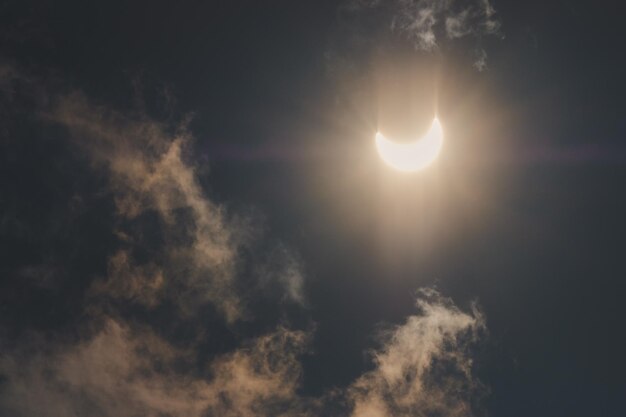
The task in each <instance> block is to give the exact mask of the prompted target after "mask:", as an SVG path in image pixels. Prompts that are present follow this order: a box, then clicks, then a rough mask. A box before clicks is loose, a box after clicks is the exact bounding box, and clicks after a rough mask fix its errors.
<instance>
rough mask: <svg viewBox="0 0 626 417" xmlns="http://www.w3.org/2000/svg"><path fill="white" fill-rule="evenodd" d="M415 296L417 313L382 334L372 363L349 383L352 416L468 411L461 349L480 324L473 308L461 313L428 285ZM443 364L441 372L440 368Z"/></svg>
mask: <svg viewBox="0 0 626 417" xmlns="http://www.w3.org/2000/svg"><path fill="white" fill-rule="evenodd" d="M423 296H425V297H426V298H420V299H418V301H417V306H418V308H419V309H420V310H421V311H422V315H419V316H411V317H409V318H408V319H407V321H406V322H405V324H403V325H401V326H397V327H395V328H394V329H392V330H390V331H389V332H388V333H387V334H386V335H385V336H384V340H385V342H384V344H383V346H382V348H380V349H379V350H376V351H374V352H373V353H372V355H373V359H374V363H375V365H376V367H375V368H374V370H372V371H370V372H368V373H366V374H364V375H363V376H361V377H360V378H359V379H358V380H357V381H356V382H355V383H354V384H353V385H352V387H351V388H350V391H349V392H350V397H351V399H352V401H353V402H354V411H353V413H352V416H354V417H367V416H380V417H385V416H396V417H399V416H415V415H442V416H458V415H470V414H471V404H470V395H471V394H472V393H473V392H476V391H477V390H480V389H481V387H480V384H478V383H477V382H476V381H474V380H473V378H472V370H471V364H472V362H471V359H470V357H469V355H468V351H467V348H468V346H470V345H471V343H473V342H475V340H476V337H477V335H479V334H480V332H481V330H482V329H483V327H484V322H483V319H482V317H481V315H480V313H479V312H478V311H476V310H475V311H474V312H473V314H472V315H470V314H466V313H463V312H461V311H460V310H459V309H458V308H456V307H455V306H454V305H453V304H452V303H451V301H450V300H446V299H444V298H441V297H440V296H439V294H437V293H436V292H433V291H432V290H427V291H425V292H424V293H423ZM444 369H445V371H444Z"/></svg>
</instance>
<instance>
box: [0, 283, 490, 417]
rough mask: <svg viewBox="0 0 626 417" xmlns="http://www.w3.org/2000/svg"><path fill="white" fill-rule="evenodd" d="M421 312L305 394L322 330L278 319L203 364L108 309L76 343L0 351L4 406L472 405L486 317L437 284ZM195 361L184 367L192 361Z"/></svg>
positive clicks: (209, 411) (358, 412)
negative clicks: (356, 371)
mask: <svg viewBox="0 0 626 417" xmlns="http://www.w3.org/2000/svg"><path fill="white" fill-rule="evenodd" d="M417 306H418V308H419V310H420V314H418V315H415V316H410V317H408V318H407V320H406V322H405V323H404V324H402V325H399V326H396V327H394V328H391V329H389V330H388V331H387V332H386V334H385V335H384V336H383V342H382V344H381V346H380V348H379V349H377V350H374V351H372V352H371V355H372V358H373V362H374V365H375V366H374V369H373V370H371V371H369V372H367V373H365V374H363V375H362V376H360V377H359V378H358V379H356V380H355V382H354V383H352V384H351V385H349V386H348V387H346V388H344V389H340V390H338V391H336V392H334V393H332V395H330V394H329V395H327V396H323V397H320V398H306V397H302V396H299V395H298V394H297V389H298V388H299V386H300V382H301V376H302V369H301V366H300V362H299V356H300V355H301V354H302V353H304V352H305V351H306V350H307V349H308V346H309V343H310V340H311V337H312V334H311V333H309V332H303V331H294V330H288V329H286V328H284V327H278V328H276V330H275V331H273V332H271V333H269V334H267V335H264V336H261V337H258V338H256V339H253V340H251V341H249V342H248V343H245V344H244V345H243V346H242V347H241V348H239V349H236V350H235V351H233V352H231V353H228V354H224V355H221V356H218V357H216V358H214V359H213V360H211V361H210V362H209V363H208V364H206V366H203V367H201V368H200V369H201V370H200V372H198V371H197V368H195V367H194V365H193V364H194V363H195V362H194V361H196V360H197V354H198V352H197V351H196V350H194V348H193V347H191V348H181V347H175V346H173V345H171V344H170V343H168V342H166V341H165V340H164V339H162V338H160V337H159V336H157V335H156V334H155V333H154V332H152V331H151V330H150V329H149V328H147V327H141V326H138V325H131V324H129V323H126V322H123V321H120V319H112V318H103V319H102V320H99V321H100V322H102V324H101V326H100V328H99V330H97V331H96V332H95V333H93V335H91V336H87V337H85V338H84V339H81V340H79V341H77V342H74V343H63V342H55V341H53V340H44V339H41V338H34V339H31V340H29V341H27V342H23V343H21V344H19V348H17V349H15V350H14V351H11V352H9V353H5V354H3V355H1V356H0V373H1V374H2V375H3V376H4V382H3V385H2V386H1V387H2V388H1V389H0V411H3V412H6V413H10V414H11V415H13V416H16V417H35V416H40V415H43V414H45V415H47V416H50V417H74V416H76V417H78V416H84V415H98V416H103V417H131V416H136V415H168V416H172V417H179V416H180V417H183V416H186V417H193V416H204V415H220V416H225V417H227V416H233V417H234V416H244V417H248V416H249V417H252V416H317V415H323V414H320V411H319V410H320V409H323V408H324V407H328V406H329V404H328V403H329V402H330V401H335V402H339V403H343V404H347V409H346V411H345V412H344V413H342V414H340V415H350V416H353V417H368V416H377V417H386V416H410V415H411V416H412V415H430V414H436V415H444V416H461V415H462V416H468V415H471V414H472V412H471V396H472V395H473V394H475V393H476V392H477V391H478V390H480V388H481V387H480V384H479V383H478V382H477V381H476V380H475V379H474V378H473V376H472V362H471V356H470V355H469V350H468V347H469V346H471V344H472V343H473V342H474V341H475V340H476V338H477V336H478V335H479V334H480V332H481V329H482V328H483V325H484V322H483V320H482V317H481V315H480V314H479V313H477V312H476V311H474V312H473V313H471V314H468V313H464V312H462V311H460V310H459V309H458V308H456V307H455V306H454V305H453V304H451V302H450V301H449V300H446V299H444V298H442V297H440V296H439V295H438V294H437V293H435V292H432V291H427V292H425V293H424V294H422V296H421V297H420V298H419V299H418V302H417ZM190 366H191V367H193V369H196V370H195V371H193V372H191V371H185V370H188V369H189V367H190Z"/></svg>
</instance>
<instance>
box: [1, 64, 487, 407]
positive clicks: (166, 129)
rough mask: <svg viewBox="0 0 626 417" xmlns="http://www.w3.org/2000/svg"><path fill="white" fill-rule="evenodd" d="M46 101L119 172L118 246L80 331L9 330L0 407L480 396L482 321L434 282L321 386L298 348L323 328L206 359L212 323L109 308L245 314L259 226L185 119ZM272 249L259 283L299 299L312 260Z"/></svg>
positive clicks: (90, 295)
mask: <svg viewBox="0 0 626 417" xmlns="http://www.w3.org/2000/svg"><path fill="white" fill-rule="evenodd" d="M6 74H9V75H8V76H11V77H13V75H10V72H6ZM1 76H2V74H1V73H0V77H1ZM44 102H45V103H50V104H46V105H45V106H43V107H42V108H38V109H36V111H38V112H40V113H41V114H43V115H44V119H45V120H46V123H49V122H53V123H55V124H57V125H61V126H63V127H65V128H66V129H67V131H68V132H69V134H70V136H71V138H72V139H71V141H72V143H73V144H74V145H75V146H76V147H77V148H78V149H81V150H82V152H81V154H82V155H84V157H85V158H86V160H87V161H88V162H89V163H90V164H91V165H92V166H93V168H94V170H95V172H97V173H99V175H103V176H104V177H106V178H107V190H108V192H109V193H110V195H111V198H112V199H113V200H114V201H115V210H116V217H115V219H116V220H117V223H116V228H115V230H112V231H111V233H113V234H115V235H116V236H117V237H118V239H119V247H118V248H117V249H116V250H115V251H113V252H112V253H109V254H104V255H103V256H105V257H108V267H107V271H106V275H105V276H102V277H100V278H97V279H95V280H93V281H92V282H91V286H90V288H89V290H88V291H87V293H86V294H85V300H84V303H85V315H84V316H85V317H84V319H83V321H82V323H83V325H84V326H85V327H86V328H85V327H82V328H80V329H74V330H73V332H72V333H73V336H72V337H69V336H68V335H67V334H66V335H60V334H57V335H51V334H46V335H42V334H30V335H25V336H24V335H23V336H22V337H21V338H19V339H18V340H12V341H5V340H3V341H2V342H0V414H2V415H11V416H16V417H38V416H41V415H46V416H49V417H79V416H86V415H88V416H101V417H134V416H138V415H142V416H169V417H183V416H184V417H194V416H198V417H200V416H207V415H210V416H214V415H215V416H224V417H230V416H232V417H235V416H237V417H252V416H268V417H269V416H272V417H275V416H311V417H312V416H324V417H332V416H336V415H342V416H348V415H350V416H354V417H367V416H377V417H380V416H382V417H384V416H392V415H393V416H408V415H429V414H433V413H434V414H436V415H449V416H457V415H470V414H471V400H470V397H471V395H472V394H473V393H474V392H476V390H479V389H480V384H479V383H478V382H477V381H476V380H475V379H474V377H473V373H472V362H471V352H470V347H471V345H472V343H473V342H474V341H475V340H476V338H477V337H478V336H479V335H480V333H481V330H482V328H483V325H484V323H483V319H482V317H481V315H480V314H479V313H478V312H477V311H476V310H473V311H470V312H463V311H461V310H460V309H458V308H457V307H455V306H454V305H453V304H452V302H451V301H450V300H448V299H445V298H443V297H441V296H440V295H439V294H438V293H436V292H434V291H432V290H425V291H422V292H421V293H420V294H419V296H418V301H417V313H416V314H415V315H413V316H410V317H408V318H407V319H406V321H405V322H404V323H403V324H400V325H397V326H395V327H391V328H389V329H387V331H385V332H384V333H382V334H381V335H380V344H379V347H378V348H377V349H374V350H372V351H371V352H370V354H371V359H372V369H371V370H370V371H368V372H366V373H364V374H363V375H361V376H359V377H357V378H356V379H355V380H354V382H353V383H351V384H349V385H348V386H345V387H339V388H336V389H333V390H331V391H329V392H328V393H327V394H325V395H321V396H319V397H316V398H308V397H304V396H302V395H300V394H299V393H298V389H299V388H300V387H301V385H300V383H301V378H302V368H301V364H300V360H299V359H300V356H301V355H302V354H304V353H305V352H308V351H309V349H310V346H311V340H312V338H313V336H314V334H313V332H312V331H309V330H298V329H295V330H294V329H290V328H288V327H285V326H282V325H278V326H275V327H274V328H273V330H270V331H268V332H267V333H265V334H263V335H260V336H258V335H255V336H253V337H246V336H245V335H242V336H241V337H239V338H238V339H237V340H236V341H235V342H234V344H233V345H234V347H233V348H232V349H231V350H229V351H227V352H226V353H222V354H219V355H217V356H213V357H209V358H207V356H206V350H204V349H205V348H203V345H202V343H203V341H202V340H201V339H203V335H200V336H198V335H196V336H194V337H192V338H191V339H192V340H191V341H181V340H176V341H174V340H173V339H170V338H169V336H168V335H167V334H166V333H163V332H162V331H161V330H162V329H157V328H156V327H151V325H150V324H149V320H143V319H141V318H137V317H135V316H133V315H132V314H128V313H127V312H124V311H122V309H119V310H118V309H116V308H99V307H101V306H103V305H106V306H107V307H108V306H110V305H113V304H115V305H119V304H122V305H125V306H130V307H133V308H134V307H138V306H139V307H141V308H143V309H144V311H148V312H152V311H154V309H157V308H158V307H159V306H162V305H163V304H164V303H165V302H168V305H170V306H171V305H173V306H176V308H175V309H171V308H168V309H166V310H167V311H165V312H164V311H163V309H161V311H160V314H169V315H171V316H174V317H175V318H176V319H177V320H182V321H187V322H190V323H194V324H197V323H198V318H197V317H196V316H194V314H193V313H194V311H195V308H196V307H201V306H206V305H213V306H215V308H216V310H217V311H218V312H219V313H220V315H219V316H218V317H219V318H220V320H221V321H223V322H224V323H225V324H226V326H229V325H233V323H234V322H236V321H237V320H240V319H242V318H245V316H246V314H247V310H246V308H247V307H246V305H245V302H244V301H243V300H244V299H245V298H246V296H247V294H248V293H247V291H248V290H249V289H248V288H246V286H245V285H246V284H248V285H249V284H250V283H249V281H243V280H241V275H242V273H241V271H242V269H243V268H241V263H242V262H244V261H243V260H242V256H241V252H242V250H243V248H246V249H247V250H253V249H252V248H253V246H252V245H250V246H246V245H248V244H249V241H250V240H251V239H253V238H254V234H255V233H254V227H253V226H251V225H250V221H249V220H248V219H243V218H240V217H237V216H235V215H233V214H231V213H229V211H228V210H226V209H225V207H224V206H222V205H220V204H218V203H215V202H214V201H213V200H211V199H210V198H209V197H208V196H207V195H206V193H205V191H204V190H203V189H202V187H201V186H200V183H199V180H198V178H197V175H196V169H195V167H194V164H193V162H191V161H193V158H192V155H191V154H190V153H189V149H190V147H191V142H192V140H193V138H192V136H191V134H190V132H188V131H187V130H186V129H185V126H184V124H183V125H182V126H175V127H174V128H171V127H170V126H168V125H165V124H162V123H159V122H157V121H155V120H152V119H150V118H148V117H147V116H145V114H139V115H136V116H134V117H133V116H131V115H123V114H120V113H119V112H116V111H113V110H110V109H107V108H104V107H102V106H98V105H95V104H93V102H91V101H90V100H88V99H87V98H86V97H84V96H83V95H81V94H70V95H63V96H57V98H56V99H52V100H45V101H44ZM270 252H271V253H270V255H269V256H265V255H263V256H259V257H260V258H263V257H264V256H265V258H264V261H263V262H259V263H257V264H255V265H253V267H252V268H247V269H246V270H247V271H254V272H255V273H252V275H255V276H256V278H258V281H259V282H258V283H254V284H252V285H251V286H252V287H253V289H254V291H256V290H257V289H258V286H259V285H261V286H263V285H269V284H268V283H270V284H271V283H273V284H272V285H276V286H278V287H279V288H280V295H279V296H280V297H282V298H283V299H285V298H286V299H289V300H292V301H295V302H297V303H301V304H303V303H304V301H305V297H304V279H303V272H302V270H303V268H302V264H303V262H302V260H301V259H299V257H298V255H297V253H296V252H295V251H293V250H292V249H290V248H288V247H287V246H285V245H281V244H278V245H275V246H274V250H273V251H270ZM249 266H250V265H248V267H249ZM35 272H36V273H37V274H39V273H40V272H39V271H35ZM28 273H29V274H32V271H31V272H28ZM58 273H62V272H58ZM51 285H52V284H51ZM270 286H271V285H270ZM272 288H273V290H275V288H274V287H272ZM110 301H114V303H110ZM312 327H314V326H312ZM270 328H271V327H270ZM208 337H215V336H214V335H212V334H209V336H208ZM326 410H335V411H332V412H330V414H329V412H327V411H326Z"/></svg>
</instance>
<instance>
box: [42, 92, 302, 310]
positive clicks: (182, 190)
mask: <svg viewBox="0 0 626 417" xmlns="http://www.w3.org/2000/svg"><path fill="white" fill-rule="evenodd" d="M46 117H47V118H48V119H49V120H52V121H54V122H56V123H59V124H61V125H63V126H65V127H66V128H67V129H68V130H69V132H70V134H71V136H72V138H73V142H74V143H75V144H76V145H77V146H79V147H80V148H81V149H83V150H84V152H85V154H86V155H87V156H88V158H89V160H90V161H91V163H92V164H93V166H94V168H96V169H100V170H104V171H105V172H106V173H107V175H108V177H109V183H110V188H111V191H112V194H113V198H114V200H115V206H116V209H117V214H118V216H119V217H120V218H121V219H123V220H125V222H126V223H127V224H131V225H133V224H134V225H135V227H138V226H137V225H140V224H141V223H142V222H145V221H147V220H146V218H148V217H149V215H150V214H156V215H157V217H158V221H157V222H156V224H154V222H152V223H149V224H148V225H147V227H146V228H147V229H150V230H151V231H154V230H158V231H159V233H158V234H157V236H156V237H154V236H153V241H151V242H146V241H145V237H142V233H143V231H142V230H140V231H139V232H138V231H137V229H136V228H135V229H134V230H133V229H132V227H131V228H130V229H129V230H126V231H124V230H120V231H119V232H120V233H118V235H123V236H125V238H124V241H125V243H126V246H127V248H125V249H123V250H122V251H120V252H118V253H117V254H115V255H113V256H112V258H111V259H110V260H109V277H108V281H106V282H103V281H98V282H97V283H96V284H95V287H94V289H93V292H100V293H108V294H109V295H110V296H116V297H122V298H127V299H132V300H135V301H138V302H140V303H142V304H144V305H146V306H154V305H156V304H158V302H159V300H160V299H161V298H163V297H169V298H171V299H173V301H175V302H176V304H177V305H178V306H179V308H180V310H181V312H183V313H186V314H188V313H190V312H193V311H194V309H195V308H196V307H198V306H200V305H203V304H204V303H206V302H209V303H211V304H213V305H214V306H215V307H216V308H217V310H218V311H219V312H220V313H221V314H222V315H223V316H224V317H225V318H226V320H227V321H228V322H233V321H236V320H238V319H241V318H242V317H244V316H245V314H246V311H245V305H244V304H243V303H242V299H241V290H240V289H238V288H237V286H238V285H239V284H240V283H239V282H238V272H239V267H240V265H239V263H240V261H241V256H240V251H241V250H242V248H243V247H244V246H245V245H246V244H247V243H248V241H249V240H250V239H251V238H252V235H253V234H254V226H253V225H250V224H249V222H248V220H247V219H245V218H242V217H237V216H236V215H232V214H231V213H228V212H227V210H226V209H225V208H224V207H223V206H222V205H220V204H216V203H214V202H213V201H211V200H210V199H209V198H207V196H206V195H205V193H204V191H203V190H202V188H201V186H200V184H199V183H198V179H197V175H196V170H195V167H194V166H193V164H192V163H191V162H189V161H190V160H192V157H191V155H190V148H191V143H192V141H193V138H192V136H191V134H190V133H189V132H188V131H187V129H186V128H185V126H184V124H182V125H181V126H178V127H175V128H173V129H172V128H170V127H169V126H167V125H164V124H161V123H159V122H156V121H154V120H152V119H149V118H147V117H144V116H141V117H136V118H134V119H133V118H130V117H126V116H124V115H121V114H119V113H117V112H113V111H109V110H106V109H104V108H102V107H98V106H96V105H94V104H93V103H91V102H90V101H89V100H87V99H86V98H85V97H84V96H82V95H81V94H70V95H66V96H63V97H61V98H59V99H58V101H57V102H56V104H55V105H54V106H53V107H52V109H51V110H50V111H49V112H48V113H47V115H46ZM152 235H154V233H152ZM144 246H150V247H153V248H156V249H154V253H153V255H155V259H154V260H153V261H151V262H150V263H149V264H145V265H143V264H137V261H136V260H135V259H133V257H132V254H133V250H134V249H137V248H143V247H144ZM281 262H284V263H283V264H275V265H273V267H274V268H275V272H274V271H272V274H270V273H268V274H266V275H267V276H272V277H274V278H275V279H277V280H278V281H279V282H280V283H282V284H284V286H285V289H286V294H287V296H288V298H290V299H292V300H294V301H296V302H301V301H302V300H303V295H302V285H303V277H302V274H301V272H300V268H299V265H298V264H297V263H296V262H295V257H294V256H291V255H290V256H283V257H282V258H281ZM139 288H141V291H143V293H141V294H139V293H138V289H139Z"/></svg>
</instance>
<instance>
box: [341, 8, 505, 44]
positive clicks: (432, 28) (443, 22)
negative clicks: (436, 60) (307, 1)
mask: <svg viewBox="0 0 626 417" xmlns="http://www.w3.org/2000/svg"><path fill="white" fill-rule="evenodd" d="M343 10H345V11H347V12H349V13H353V14H358V13H360V12H364V11H367V10H378V11H380V12H381V13H380V15H381V16H386V17H387V18H388V19H389V28H390V29H391V31H392V32H394V33H397V34H399V35H402V36H404V37H405V38H406V39H407V40H409V41H410V42H411V43H412V44H413V46H414V47H415V48H416V49H418V50H422V51H434V50H437V49H438V48H439V47H440V45H441V43H442V42H443V41H444V40H445V39H449V40H453V39H459V38H463V37H474V38H476V39H479V40H480V38H482V37H484V36H497V37H501V36H502V34H501V29H500V28H501V24H500V21H499V20H498V18H497V16H496V10H495V8H494V7H493V5H492V3H491V1H490V0H390V1H373V0H350V1H348V2H346V3H345V5H344V7H343Z"/></svg>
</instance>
